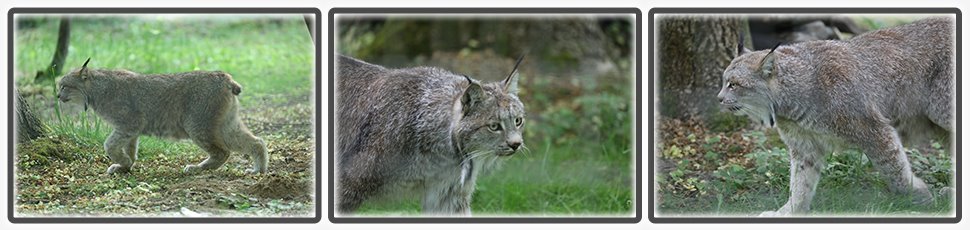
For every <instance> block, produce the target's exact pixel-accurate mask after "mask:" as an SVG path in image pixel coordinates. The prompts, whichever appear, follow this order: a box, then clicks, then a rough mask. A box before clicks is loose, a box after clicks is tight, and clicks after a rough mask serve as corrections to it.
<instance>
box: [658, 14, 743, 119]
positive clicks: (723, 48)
mask: <svg viewBox="0 0 970 230" xmlns="http://www.w3.org/2000/svg"><path fill="white" fill-rule="evenodd" d="M658 21H659V23H658V24H659V27H660V28H659V29H660V30H659V35H658V39H657V41H658V42H659V44H658V46H659V52H660V53H659V56H660V57H659V58H660V71H659V74H658V79H659V83H660V94H661V95H660V98H661V101H660V109H659V110H660V113H661V115H663V116H668V117H673V118H680V119H684V118H688V117H692V116H699V117H700V118H702V119H703V120H704V121H705V122H710V121H711V120H712V119H713V118H715V117H718V116H721V115H723V113H720V112H719V111H720V109H719V107H718V102H717V92H718V91H719V90H720V87H721V75H722V73H723V72H724V68H726V67H727V66H728V65H729V64H730V63H731V60H732V59H734V56H735V55H736V54H737V51H736V49H737V42H738V35H739V33H745V34H746V35H745V37H750V35H747V34H749V32H748V28H747V22H746V21H744V20H743V18H740V17H709V16H704V17H697V16H689V17H688V16H671V17H664V18H660V19H658ZM749 44H750V43H749Z"/></svg>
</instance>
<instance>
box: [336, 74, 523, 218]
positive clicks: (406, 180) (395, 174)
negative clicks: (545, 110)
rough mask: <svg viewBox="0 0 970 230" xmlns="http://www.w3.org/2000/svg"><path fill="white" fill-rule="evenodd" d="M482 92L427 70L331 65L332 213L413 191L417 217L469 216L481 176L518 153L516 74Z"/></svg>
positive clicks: (470, 82) (474, 84) (464, 80)
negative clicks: (418, 203)
mask: <svg viewBox="0 0 970 230" xmlns="http://www.w3.org/2000/svg"><path fill="white" fill-rule="evenodd" d="M521 61H522V58H519V60H518V62H516V64H515V67H513V68H512V73H511V74H509V76H508V77H506V78H505V80H504V81H501V82H494V83H487V84H483V83H480V82H479V81H477V80H474V79H471V78H469V77H467V76H462V75H457V74H454V73H451V72H448V71H445V70H441V69H438V68H430V67H417V68H407V69H387V68H384V67H381V66H377V65H373V64H369V63H365V62H362V61H359V60H356V59H353V58H349V57H344V56H339V57H338V60H337V62H338V68H337V70H336V71H337V82H338V85H337V95H336V96H337V98H338V103H337V113H338V114H337V121H338V122H337V126H338V133H337V138H338V139H337V146H338V150H337V158H336V161H337V167H338V169H337V170H338V171H337V172H338V173H337V178H338V184H337V192H336V195H337V200H338V209H339V211H340V212H341V213H344V214H347V213H349V212H353V211H354V210H356V209H357V208H358V207H359V206H360V204H361V203H362V202H363V201H364V200H367V199H370V198H376V197H385V196H400V195H403V194H411V193H414V192H415V191H416V192H417V193H418V195H419V196H422V197H423V198H424V201H423V210H424V212H425V213H429V214H437V215H455V214H458V215H469V214H470V213H471V210H470V203H471V199H472V193H473V192H474V189H475V179H476V177H478V175H479V174H480V172H482V169H483V168H488V167H489V166H491V165H493V164H494V163H496V161H498V160H502V159H504V158H508V157H509V156H511V155H512V154H514V153H515V152H516V151H518V150H519V149H521V148H523V143H522V124H523V123H524V122H525V110H524V107H523V105H522V102H521V101H520V100H519V98H518V96H517V94H518V83H517V82H518V72H517V68H518V65H519V63H520V62H521Z"/></svg>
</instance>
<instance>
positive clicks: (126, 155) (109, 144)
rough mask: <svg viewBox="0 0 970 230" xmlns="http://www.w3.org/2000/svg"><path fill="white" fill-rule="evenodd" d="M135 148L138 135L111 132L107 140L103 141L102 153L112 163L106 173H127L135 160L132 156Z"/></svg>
mask: <svg viewBox="0 0 970 230" xmlns="http://www.w3.org/2000/svg"><path fill="white" fill-rule="evenodd" d="M137 148H138V135H130V134H126V133H122V132H120V131H118V130H115V131H113V132H111V135H108V139H107V140H105V141H104V151H105V153H107V154H108V158H110V159H111V162H112V164H111V166H109V167H108V170H107V173H108V174H113V173H123V172H128V170H129V169H131V166H132V165H133V164H135V158H134V156H132V155H135V152H136V150H137Z"/></svg>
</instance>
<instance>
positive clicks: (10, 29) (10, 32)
mask: <svg viewBox="0 0 970 230" xmlns="http://www.w3.org/2000/svg"><path fill="white" fill-rule="evenodd" d="M18 14H19V15H25V14H294V15H296V14H301V15H314V17H315V18H314V20H313V25H312V26H311V27H312V28H313V31H311V33H310V35H311V36H312V37H311V40H312V41H313V42H314V52H315V55H316V56H315V58H316V59H315V61H314V62H315V63H314V69H315V73H314V75H313V76H312V77H313V78H314V79H313V81H314V82H313V84H314V86H313V87H314V89H315V91H314V94H313V98H310V100H311V103H312V104H314V106H315V108H314V111H315V113H316V114H315V116H314V123H313V127H312V129H313V130H314V131H313V134H314V135H315V139H316V140H314V142H315V145H316V146H315V147H314V150H315V151H316V153H314V171H315V172H314V176H315V178H313V180H314V198H313V199H314V208H313V210H314V215H313V216H312V217H15V216H14V211H15V210H14V159H15V158H14V152H15V148H14V146H15V145H16V142H15V140H14V136H15V132H14V129H15V126H16V125H15V119H14V117H15V116H14V111H15V108H14V94H13V92H14V87H15V86H14V77H13V75H14V72H13V71H14V62H13V60H14V50H15V47H14V32H15V31H14V21H15V20H14V16H15V15H18ZM321 22H322V13H321V11H320V9H318V8H315V7H305V8H33V7H15V8H11V9H10V10H9V11H8V12H7V67H8V68H7V76H8V78H7V84H8V85H7V89H8V93H7V96H8V98H7V99H8V100H7V108H8V124H10V126H9V127H8V130H7V134H8V139H9V141H10V142H9V143H10V145H9V149H8V151H9V152H8V155H7V156H8V158H7V159H8V162H7V183H8V184H7V201H8V204H7V220H8V221H10V222H11V223H14V224H25V223H30V224H33V223H47V224H54V223H56V224H66V223H142V224H149V223H206V224H210V223H219V224H224V223H305V224H312V223H318V222H320V220H321V218H322V217H321V214H320V212H321V209H322V208H321V207H322V205H321V198H320V196H321V195H322V194H321V192H322V190H321V183H320V178H321V165H322V163H321V161H322V160H321V159H322V153H321V151H322V150H321V147H320V146H321V141H322V136H321V135H320V134H321V132H320V128H319V127H320V126H319V125H320V124H322V123H320V118H321V116H322V115H321V108H322V107H321V105H320V95H322V92H321V91H320V90H321V87H320V85H321V83H320V82H321V81H322V78H321V74H322V71H321V66H322V65H321V62H322V61H321V58H322V57H323V56H321V55H320V51H321V45H320V40H321V39H320V35H319V34H320V33H318V31H320V26H321Z"/></svg>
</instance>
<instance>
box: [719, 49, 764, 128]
mask: <svg viewBox="0 0 970 230" xmlns="http://www.w3.org/2000/svg"><path fill="white" fill-rule="evenodd" d="M772 51H774V50H772ZM772 51H758V52H743V53H742V54H741V55H740V56H738V57H736V58H734V60H733V61H731V65H729V66H728V67H727V69H726V70H724V75H723V76H722V78H721V85H722V86H721V91H720V92H718V93H717V98H718V100H719V101H720V102H721V106H722V107H723V108H725V109H727V110H730V111H731V112H735V113H736V114H738V115H747V116H748V117H750V118H751V119H752V120H754V121H756V122H760V123H761V124H764V125H768V126H774V125H775V109H774V107H773V106H772V103H771V95H770V93H769V89H768V79H770V76H771V74H772V71H771V70H772V67H773V62H774V57H773V55H771V52H772Z"/></svg>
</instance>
